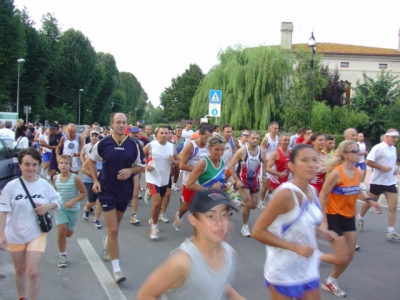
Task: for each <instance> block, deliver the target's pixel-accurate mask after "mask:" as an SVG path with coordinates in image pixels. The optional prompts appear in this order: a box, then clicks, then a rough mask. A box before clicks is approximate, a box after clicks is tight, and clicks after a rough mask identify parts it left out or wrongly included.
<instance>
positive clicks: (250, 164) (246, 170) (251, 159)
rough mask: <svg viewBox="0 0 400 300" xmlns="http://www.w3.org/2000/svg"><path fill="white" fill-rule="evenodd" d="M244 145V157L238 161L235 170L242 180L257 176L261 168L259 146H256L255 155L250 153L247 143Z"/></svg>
mask: <svg viewBox="0 0 400 300" xmlns="http://www.w3.org/2000/svg"><path fill="white" fill-rule="evenodd" d="M245 147H246V157H245V158H244V160H240V161H239V165H238V168H237V172H236V173H237V174H238V176H239V177H240V179H241V180H242V181H243V180H247V179H254V178H258V173H259V172H260V168H261V149H260V146H257V154H256V155H255V156H253V155H251V153H250V151H249V148H248V147H247V145H245Z"/></svg>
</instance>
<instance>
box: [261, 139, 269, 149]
mask: <svg viewBox="0 0 400 300" xmlns="http://www.w3.org/2000/svg"><path fill="white" fill-rule="evenodd" d="M267 143H268V137H264V138H263V139H262V141H261V145H260V147H261V148H264V147H265V145H266V144H267Z"/></svg>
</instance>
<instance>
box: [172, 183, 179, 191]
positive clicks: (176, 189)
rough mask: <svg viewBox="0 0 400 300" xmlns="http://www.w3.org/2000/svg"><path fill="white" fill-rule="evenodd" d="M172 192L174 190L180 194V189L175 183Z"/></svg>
mask: <svg viewBox="0 0 400 300" xmlns="http://www.w3.org/2000/svg"><path fill="white" fill-rule="evenodd" d="M171 190H173V191H175V192H179V187H178V186H177V185H176V184H175V183H173V184H172V187H171Z"/></svg>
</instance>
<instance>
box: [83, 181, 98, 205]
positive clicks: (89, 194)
mask: <svg viewBox="0 0 400 300" xmlns="http://www.w3.org/2000/svg"><path fill="white" fill-rule="evenodd" d="M83 184H84V185H85V188H86V192H87V201H88V202H89V203H93V202H96V200H97V194H96V193H95V192H93V190H92V187H93V182H84V183H83Z"/></svg>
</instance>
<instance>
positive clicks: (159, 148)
mask: <svg viewBox="0 0 400 300" xmlns="http://www.w3.org/2000/svg"><path fill="white" fill-rule="evenodd" d="M148 147H150V155H149V157H148V159H147V164H148V165H149V166H152V167H154V170H152V171H151V172H149V171H147V170H146V182H148V183H152V184H155V185H157V186H159V187H162V186H165V185H168V183H169V180H170V177H171V162H170V161H169V156H170V155H171V156H174V147H175V145H174V144H172V143H169V142H167V143H166V144H165V145H161V144H160V143H159V142H158V141H152V142H150V144H148Z"/></svg>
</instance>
